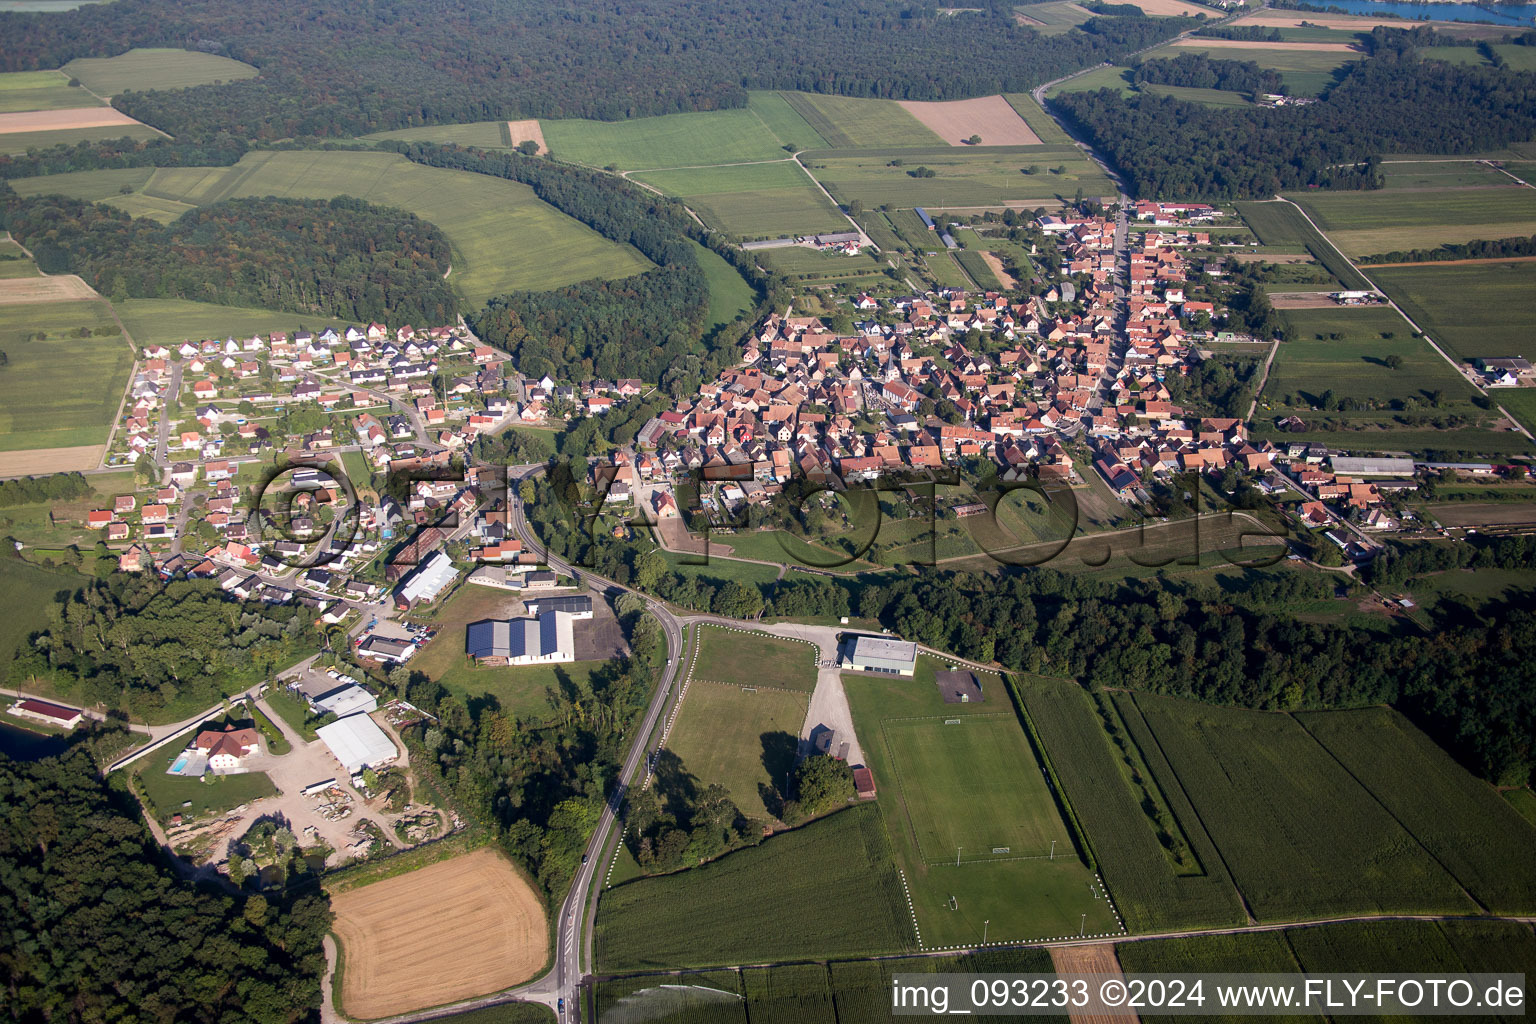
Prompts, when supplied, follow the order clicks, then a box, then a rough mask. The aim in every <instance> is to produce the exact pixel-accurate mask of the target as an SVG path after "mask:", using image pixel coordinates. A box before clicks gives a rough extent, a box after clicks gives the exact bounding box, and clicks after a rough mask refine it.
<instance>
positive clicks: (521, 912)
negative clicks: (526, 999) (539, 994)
mask: <svg viewBox="0 0 1536 1024" xmlns="http://www.w3.org/2000/svg"><path fill="white" fill-rule="evenodd" d="M331 909H332V911H334V912H335V915H336V922H335V926H334V927H335V933H336V937H337V939H338V940H340V944H341V948H342V956H343V960H342V969H341V971H340V975H341V977H340V993H341V1008H342V1009H343V1010H345V1011H346V1013H347V1014H348V1015H349V1016H352V1017H357V1018H363V1019H367V1018H370V1017H386V1016H389V1015H390V1014H395V1013H407V1012H409V1011H411V1010H420V1009H424V1008H426V1007H428V1006H437V1005H439V1004H441V1003H448V1002H453V1001H454V1000H457V999H465V998H468V997H469V996H477V995H483V994H485V993H487V992H495V991H496V990H498V989H503V988H507V987H509V986H512V985H515V984H517V983H518V982H520V981H526V980H527V979H528V978H531V977H532V976H533V975H534V974H535V973H537V972H538V971H539V969H540V968H542V967H543V966H544V964H545V963H546V961H547V960H548V958H549V934H548V930H547V928H546V926H545V920H544V907H543V904H542V902H541V901H540V899H539V896H538V894H537V893H536V892H534V889H533V887H532V886H531V885H529V884H528V882H527V881H526V880H525V879H524V878H523V877H522V875H520V874H518V873H517V871H516V870H515V869H514V868H513V867H512V865H511V864H510V863H508V862H507V860H506V859H505V858H503V857H502V856H501V855H500V854H499V853H497V852H496V851H495V850H493V849H491V848H489V847H483V848H481V849H479V850H476V851H474V852H473V853H466V854H461V855H459V856H457V857H454V858H452V859H450V860H445V861H439V862H438V863H436V864H429V865H427V866H426V867H424V868H418V869H416V870H415V871H410V872H407V873H406V874H403V875H396V876H394V877H393V878H386V879H384V880H382V881H378V882H374V883H372V884H370V885H364V886H361V887H359V888H356V889H350V890H348V891H346V892H342V893H338V894H334V895H332V897H331Z"/></svg>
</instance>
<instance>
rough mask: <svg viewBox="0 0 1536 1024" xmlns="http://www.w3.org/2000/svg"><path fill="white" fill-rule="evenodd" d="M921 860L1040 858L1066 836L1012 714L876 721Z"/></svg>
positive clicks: (1062, 845)
mask: <svg viewBox="0 0 1536 1024" xmlns="http://www.w3.org/2000/svg"><path fill="white" fill-rule="evenodd" d="M883 732H884V734H885V742H886V745H887V746H888V747H889V748H890V752H891V761H892V763H893V764H894V765H895V768H896V773H897V776H898V778H899V780H900V783H901V800H902V805H903V806H904V808H905V810H906V816H907V821H908V824H909V825H910V826H911V829H912V834H913V837H914V839H915V840H916V842H917V846H918V849H919V851H920V852H921V853H922V856H923V859H924V860H925V861H928V862H929V863H940V862H945V863H953V862H954V861H955V860H956V859H959V860H960V861H961V862H962V863H963V862H964V861H967V860H982V859H989V858H993V857H1036V856H1038V857H1047V856H1049V855H1050V853H1051V845H1052V842H1053V841H1054V842H1055V843H1056V844H1057V845H1058V847H1059V850H1060V852H1062V853H1063V854H1065V853H1066V852H1067V851H1068V850H1069V849H1070V847H1071V840H1070V838H1069V836H1068V835H1067V830H1066V827H1065V826H1064V825H1063V824H1062V822H1061V816H1060V815H1059V814H1057V813H1056V807H1055V804H1054V802H1053V801H1052V799H1051V793H1050V790H1049V788H1048V787H1047V786H1046V783H1045V777H1044V775H1043V774H1042V773H1041V771H1040V766H1039V764H1038V763H1037V762H1036V761H1035V758H1034V754H1033V753H1032V752H1031V751H1030V750H1029V748H1028V745H1027V743H1026V740H1025V737H1024V733H1023V730H1022V729H1020V728H1019V722H1018V719H1017V718H1015V717H1014V715H1013V714H1011V713H999V714H993V715H965V716H961V717H956V718H942V717H940V718H916V719H912V718H908V719H888V720H886V721H885V722H884V723H883Z"/></svg>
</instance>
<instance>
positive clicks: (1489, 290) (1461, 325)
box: [1371, 263, 1536, 359]
mask: <svg viewBox="0 0 1536 1024" xmlns="http://www.w3.org/2000/svg"><path fill="white" fill-rule="evenodd" d="M1371 276H1372V277H1373V278H1375V279H1376V281H1377V283H1379V284H1380V285H1381V287H1382V289H1383V290H1384V291H1385V292H1386V293H1387V294H1388V295H1390V296H1392V298H1393V299H1394V300H1395V301H1396V302H1397V303H1398V305H1400V306H1402V307H1403V311H1404V312H1406V313H1407V314H1408V315H1409V316H1411V317H1413V319H1414V321H1415V322H1416V323H1418V325H1419V326H1420V327H1422V328H1424V330H1425V331H1426V332H1428V334H1429V336H1430V337H1432V338H1434V339H1435V341H1437V342H1438V343H1439V344H1440V345H1441V346H1442V347H1444V348H1445V349H1446V351H1448V352H1450V353H1451V355H1453V356H1455V357H1458V358H1460V359H1475V358H1477V357H1479V356H1525V357H1526V358H1529V359H1536V312H1533V311H1532V308H1531V303H1530V298H1531V296H1532V295H1536V263H1473V264H1462V265H1460V266H1449V265H1445V264H1427V265H1423V266H1416V267H1383V268H1379V269H1377V268H1372V270H1371Z"/></svg>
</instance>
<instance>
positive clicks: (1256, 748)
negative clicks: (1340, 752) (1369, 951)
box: [1116, 696, 1473, 921]
mask: <svg viewBox="0 0 1536 1024" xmlns="http://www.w3.org/2000/svg"><path fill="white" fill-rule="evenodd" d="M1116 703H1117V705H1118V706H1119V707H1120V708H1121V710H1122V712H1123V713H1125V714H1130V713H1131V711H1130V708H1131V705H1133V704H1134V706H1135V709H1136V710H1139V711H1140V712H1141V713H1142V715H1143V716H1144V717H1145V719H1146V723H1147V725H1148V727H1149V728H1150V729H1151V732H1152V734H1153V735H1154V736H1155V738H1156V741H1157V744H1158V746H1159V747H1160V748H1161V749H1162V752H1163V754H1164V755H1165V756H1166V757H1167V759H1168V763H1169V766H1170V768H1171V769H1172V772H1173V777H1172V778H1169V779H1162V778H1160V779H1159V782H1160V783H1163V784H1165V785H1168V784H1175V783H1176V784H1177V785H1179V786H1180V787H1181V788H1182V789H1183V790H1184V792H1185V793H1186V794H1187V795H1188V797H1189V799H1190V801H1191V803H1193V805H1194V806H1195V808H1196V810H1197V811H1198V813H1199V815H1200V821H1201V823H1202V824H1203V825H1204V826H1205V828H1206V829H1207V831H1208V832H1209V833H1210V836H1211V839H1212V840H1213V841H1214V843H1215V845H1216V847H1217V849H1218V850H1220V852H1221V856H1222V860H1223V861H1224V862H1225V863H1226V865H1227V867H1228V869H1229V870H1230V871H1231V872H1232V877H1233V879H1234V881H1235V882H1236V883H1237V886H1238V888H1239V889H1240V890H1241V891H1242V894H1243V897H1244V900H1245V902H1246V903H1247V905H1248V907H1249V908H1250V909H1251V911H1252V913H1253V915H1254V916H1255V917H1256V918H1258V919H1259V920H1261V921H1276V920H1279V921H1284V920H1287V919H1296V918H1304V917H1316V916H1325V915H1329V914H1348V913H1361V914H1374V913H1391V912H1404V913H1409V912H1411V913H1424V912H1432V911H1445V912H1451V913H1465V912H1468V911H1469V910H1471V909H1472V907H1473V904H1472V903H1471V901H1470V900H1469V899H1468V898H1467V896H1466V895H1465V894H1464V893H1463V892H1462V887H1461V885H1460V884H1458V882H1457V880H1456V879H1455V878H1454V877H1452V875H1451V874H1450V873H1449V872H1448V871H1447V870H1446V869H1445V868H1444V867H1443V866H1441V865H1440V864H1439V863H1437V862H1436V861H1435V859H1434V858H1433V857H1432V856H1430V854H1429V853H1427V852H1425V850H1424V849H1423V848H1422V847H1421V846H1420V845H1419V844H1418V843H1416V842H1415V841H1414V838H1413V835H1412V834H1411V833H1410V832H1408V831H1407V829H1406V828H1405V827H1404V826H1403V825H1402V824H1400V823H1399V822H1398V821H1397V820H1396V819H1394V818H1393V817H1392V815H1391V814H1390V813H1389V812H1388V811H1387V810H1385V809H1384V808H1383V807H1382V806H1381V804H1380V803H1379V802H1378V801H1377V800H1376V799H1375V798H1374V797H1373V796H1372V795H1371V793H1370V792H1369V791H1368V790H1367V789H1365V788H1364V787H1363V786H1362V785H1361V784H1360V783H1359V782H1358V781H1356V780H1355V779H1354V778H1353V777H1351V776H1350V775H1349V773H1348V772H1347V771H1346V770H1345V769H1344V768H1343V767H1341V766H1340V765H1339V763H1338V762H1337V761H1336V760H1335V759H1334V758H1333V757H1332V756H1331V755H1330V754H1329V753H1328V751H1327V750H1325V749H1324V748H1323V747H1322V746H1321V745H1319V744H1318V743H1317V741H1316V740H1315V739H1313V738H1312V736H1311V735H1310V734H1309V733H1307V731H1306V730H1305V729H1303V728H1302V727H1301V725H1300V724H1299V723H1298V722H1297V721H1296V720H1295V719H1294V718H1292V717H1290V716H1289V715H1283V714H1278V713H1270V712H1256V711H1240V710H1233V709H1227V708H1216V707H1208V706H1205V705H1200V704H1192V703H1187V702H1182V701H1177V700H1172V699H1169V698H1161V697H1150V696H1138V697H1136V698H1135V700H1134V701H1132V700H1131V699H1130V698H1129V697H1128V696H1127V697H1125V698H1123V699H1120V700H1117V702H1116Z"/></svg>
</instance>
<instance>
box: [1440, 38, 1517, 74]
mask: <svg viewBox="0 0 1536 1024" xmlns="http://www.w3.org/2000/svg"><path fill="white" fill-rule="evenodd" d="M1493 50H1494V52H1495V53H1497V54H1498V55H1499V56H1500V57H1503V58H1504V66H1505V67H1506V68H1508V69H1509V70H1510V71H1536V51H1532V50H1531V48H1530V47H1529V46H1519V45H1516V44H1512V43H1495V44H1493ZM1419 53H1420V55H1421V56H1422V58H1423V59H1424V60H1443V61H1445V62H1446V63H1448V64H1471V65H1474V66H1476V67H1485V68H1486V67H1492V66H1493V65H1491V64H1490V63H1488V58H1487V57H1484V56H1483V54H1482V51H1480V50H1478V49H1476V48H1475V47H1471V46H1435V47H1431V48H1430V49H1427V50H1420V51H1419Z"/></svg>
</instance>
